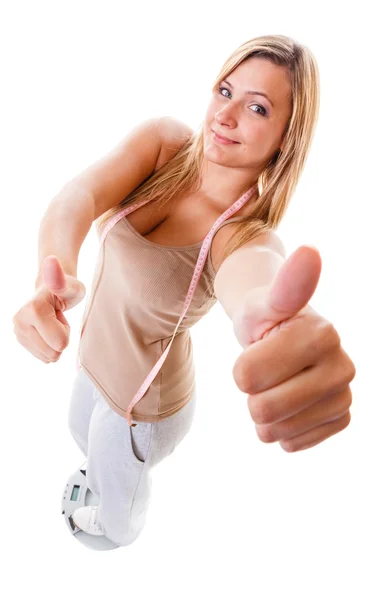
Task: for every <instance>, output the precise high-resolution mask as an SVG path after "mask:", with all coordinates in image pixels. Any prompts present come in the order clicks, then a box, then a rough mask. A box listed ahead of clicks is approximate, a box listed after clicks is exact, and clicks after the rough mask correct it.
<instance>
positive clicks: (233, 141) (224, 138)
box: [211, 129, 239, 144]
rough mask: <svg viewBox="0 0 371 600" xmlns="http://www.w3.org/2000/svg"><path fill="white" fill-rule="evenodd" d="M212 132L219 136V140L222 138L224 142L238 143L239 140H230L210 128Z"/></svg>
mask: <svg viewBox="0 0 371 600" xmlns="http://www.w3.org/2000/svg"><path fill="white" fill-rule="evenodd" d="M211 131H212V132H213V134H214V135H215V136H216V137H217V138H219V139H220V140H223V141H225V142H229V143H230V144H238V143H239V142H236V141H235V140H231V139H230V138H227V137H225V136H224V135H220V134H219V133H217V132H216V131H214V130H213V129H212V130H211Z"/></svg>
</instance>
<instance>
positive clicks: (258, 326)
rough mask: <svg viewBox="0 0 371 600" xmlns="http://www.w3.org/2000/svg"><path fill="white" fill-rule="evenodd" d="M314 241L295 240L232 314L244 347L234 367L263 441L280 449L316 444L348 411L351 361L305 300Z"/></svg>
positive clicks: (346, 419)
mask: <svg viewBox="0 0 371 600" xmlns="http://www.w3.org/2000/svg"><path fill="white" fill-rule="evenodd" d="M321 267H322V265H321V258H320V255H319V252H318V250H317V249H316V248H313V247H311V246H300V247H299V248H298V249H297V250H295V252H294V253H293V254H291V256H289V258H288V259H287V260H286V261H285V262H284V263H283V265H282V266H281V268H280V269H279V271H278V272H277V274H276V277H275V278H274V280H273V281H272V283H271V284H270V285H267V286H262V287H258V288H254V289H252V290H251V291H250V292H249V293H248V294H247V295H246V297H245V300H244V305H243V306H242V311H241V312H240V313H239V314H238V315H237V314H236V317H235V318H234V320H233V326H234V331H235V334H236V337H237V339H238V341H239V342H240V344H241V345H242V346H243V348H244V351H243V352H242V353H241V354H240V356H239V357H238V359H237V361H236V363H235V365H234V367H233V377H234V379H235V381H236V383H237V386H238V387H239V389H240V390H241V391H243V392H247V393H248V394H249V396H248V408H249V411H250V414H251V417H252V419H253V421H254V422H255V424H256V425H255V427H256V432H257V434H258V437H259V438H260V440H261V441H262V442H266V443H271V442H278V443H279V444H280V446H281V447H282V449H283V450H285V451H286V452H297V451H299V450H305V449H307V448H311V447H312V446H316V445H317V444H319V443H321V442H323V441H324V440H326V439H327V438H329V437H331V436H333V435H335V434H336V433H339V432H340V431H342V430H343V429H345V428H346V427H347V426H348V425H349V423H350V419H351V415H350V410H349V409H350V406H351V404H352V392H351V389H350V386H349V384H350V382H351V381H352V380H353V378H354V377H355V374H356V369H355V366H354V364H353V362H352V360H351V359H350V357H349V356H348V354H347V353H346V352H345V351H344V349H343V348H342V346H341V341H340V336H339V334H338V333H337V331H336V329H335V327H334V326H333V324H332V323H331V322H330V321H328V320H327V319H325V318H324V317H322V316H321V315H319V314H318V313H317V312H316V311H315V310H314V309H313V308H312V307H311V306H310V305H309V304H308V302H309V300H310V298H311V297H312V295H313V293H314V291H315V289H316V287H317V284H318V280H319V277H320V273H321Z"/></svg>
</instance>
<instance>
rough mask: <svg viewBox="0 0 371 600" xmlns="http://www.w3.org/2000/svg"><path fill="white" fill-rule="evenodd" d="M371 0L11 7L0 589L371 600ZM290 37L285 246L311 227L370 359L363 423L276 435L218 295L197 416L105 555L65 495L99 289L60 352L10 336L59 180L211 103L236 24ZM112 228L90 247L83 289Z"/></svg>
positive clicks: (190, 118) (237, 36) (5, 134)
mask: <svg viewBox="0 0 371 600" xmlns="http://www.w3.org/2000/svg"><path fill="white" fill-rule="evenodd" d="M365 6H366V3H365V4H363V3H361V2H357V1H355V2H352V3H350V4H349V7H347V6H346V5H345V3H344V4H343V3H335V2H333V3H331V2H319V3H318V4H316V3H312V2H311V3H309V2H308V3H306V4H305V5H304V4H303V3H299V2H287V1H281V2H280V3H276V2H270V1H265V2H259V3H254V2H237V1H235V0H229V1H228V2H216V1H214V2H212V3H210V4H209V3H206V2H204V3H202V2H200V1H198V2H186V3H178V2H173V3H170V2H161V1H160V2H159V1H156V2H153V3H150V2H133V3H128V2H124V1H123V2H116V3H114V2H104V3H103V2H101V3H99V2H85V1H84V2H81V1H75V2H66V1H64V2H55V1H49V2H40V1H37V0H35V1H34V2H30V3H28V2H13V3H7V6H6V8H5V10H4V8H3V9H2V11H1V15H0V21H1V31H0V40H1V42H0V43H1V48H0V50H1V56H2V65H3V66H2V84H3V86H2V87H3V92H2V97H1V104H2V107H1V111H0V118H1V132H2V133H1V167H2V168H1V199H2V211H1V212H2V214H1V217H2V227H1V230H2V236H1V246H2V248H1V274H2V282H1V283H2V285H1V288H2V292H1V303H2V304H1V352H2V358H1V364H2V367H3V369H2V376H1V389H2V410H1V419H0V427H1V429H0V440H1V459H2V467H1V469H2V481H1V485H2V498H1V500H2V502H1V504H2V510H1V532H2V533H1V536H2V547H3V550H4V551H5V552H6V553H5V556H6V559H5V562H4V561H3V563H2V566H3V575H2V578H1V583H0V587H1V591H2V592H3V593H5V590H7V592H6V597H7V598H8V599H9V600H10V599H12V598H19V597H24V596H25V595H26V594H27V595H28V594H30V595H31V596H34V595H35V596H37V597H38V598H40V599H46V598H50V597H53V598H58V599H59V598H62V597H63V598H64V597H69V598H73V599H74V598H79V597H85V598H91V599H92V600H98V599H100V598H112V597H113V598H115V597H119V598H136V599H144V598H146V599H147V598H149V597H151V596H152V597H153V596H154V597H156V598H157V597H161V598H162V599H163V600H167V599H172V598H179V599H183V598H184V599H185V598H190V597H191V596H194V597H196V598H200V599H201V598H204V597H207V598H215V597H217V598H219V597H220V598H225V597H231V598H234V599H235V600H237V599H240V598H241V599H242V598H243V599H245V598H251V599H254V600H268V599H270V598H279V599H281V598H285V600H288V599H290V600H294V599H295V600H298V599H300V600H306V599H311V600H312V599H314V598H316V600H325V599H326V600H328V599H333V598H336V599H339V598H356V599H357V600H363V599H366V598H367V599H369V598H370V596H371V584H370V581H369V578H368V577H367V569H368V567H369V555H370V553H369V540H370V520H369V512H370V497H369V493H368V491H367V490H368V488H369V482H368V477H369V472H370V468H369V462H370V458H369V457H370V436H369V428H370V416H371V413H370V407H369V402H370V400H369V377H368V374H369V372H370V350H369V338H370V317H369V307H370V295H369V291H368V290H369V280H370V275H369V268H368V264H369V257H370V250H369V225H368V219H367V215H368V208H369V203H370V199H371V198H370V192H369V184H368V180H369V161H370V143H369V140H370V133H371V128H370V95H369V93H370V83H369V73H370V70H369V64H370V49H369V45H368V43H367V39H366V38H367V35H368V31H367V30H366V22H367V20H366V17H365V14H364V13H363V12H362V10H363V8H364V9H365ZM263 34H285V35H289V36H292V37H294V38H295V39H296V40H297V41H298V42H301V43H303V44H305V45H307V46H309V48H310V49H311V50H312V51H313V53H314V54H315V56H316V58H317V61H318V63H319V67H320V75H321V109H320V118H319V123H318V127H317V131H316V136H315V140H314V143H313V146H312V149H311V153H310V156H309V159H308V162H307V166H306V168H305V172H304V174H303V176H302V178H301V180H300V183H299V185H298V187H297V189H296V192H295V195H294V198H293V200H292V203H291V206H290V208H289V211H288V213H287V216H286V217H285V219H284V221H283V223H282V224H281V226H280V229H279V230H278V233H279V235H280V237H281V239H282V240H283V242H284V244H285V246H286V250H287V255H288V256H289V255H290V254H291V253H292V252H293V251H294V250H295V249H296V248H297V247H298V246H300V245H301V244H306V243H308V244H313V245H315V246H316V247H317V248H318V249H319V251H320V254H321V257H322V263H323V267H322V274H321V278H320V281H319V284H318V287H317V289H316V291H315V294H314V296H313V297H312V300H311V302H310V304H311V305H312V306H313V307H314V308H315V309H316V310H317V311H318V312H319V313H320V314H322V315H323V316H325V317H326V318H327V319H329V320H330V321H332V322H333V323H334V325H335V326H336V328H337V330H338V332H339V334H340V336H341V339H342V345H343V348H344V349H345V351H346V352H347V353H348V354H349V355H350V357H351V358H352V360H353V362H354V363H355V365H356V368H357V375H356V378H355V379H354V380H353V382H352V384H351V388H352V391H353V405H352V409H351V412H352V421H351V424H350V425H349V427H348V428H347V429H346V430H345V431H343V432H341V433H340V434H337V435H336V436H334V437H332V438H330V439H328V440H326V441H325V442H323V443H322V444H319V445H318V446H316V447H314V448H312V449H309V450H306V451H303V452H298V453H294V454H289V453H286V452H284V451H283V450H282V449H281V447H280V446H279V444H277V443H276V444H264V443H262V442H261V441H260V440H259V439H258V437H257V435H256V432H255V426H254V423H253V421H252V419H251V417H250V414H249V411H248V408H247V397H246V395H245V394H243V393H241V392H240V390H239V389H238V388H237V386H236V384H235V382H234V380H233V377H232V368H233V365H234V362H235V360H236V359H237V357H238V355H239V354H240V352H241V347H240V346H239V344H238V342H237V340H236V339H235V337H234V334H233V331H232V327H231V321H230V320H229V318H228V317H227V315H226V314H225V313H224V311H223V309H222V307H221V306H220V305H219V304H217V305H216V306H215V307H214V309H213V310H212V311H211V313H209V314H208V315H207V316H206V317H205V318H204V319H203V320H202V321H201V322H200V323H198V324H197V326H195V327H194V328H193V330H192V337H193V342H194V352H195V360H196V369H197V384H198V389H199V398H198V407H197V411H196V415H195V420H194V424H193V427H192V430H191V432H190V433H189V434H188V436H187V437H186V438H185V439H184V441H183V442H182V444H181V445H180V446H179V447H178V448H177V449H176V451H175V452H174V454H172V455H171V456H170V457H169V458H168V459H166V460H165V461H164V462H163V463H161V464H160V465H158V466H157V467H156V468H155V470H154V471H153V488H152V497H151V505H150V509H149V512H148V517H147V524H146V527H145V529H144V530H143V532H142V533H141V535H140V537H139V538H138V539H137V541H136V542H135V543H134V544H133V545H131V546H127V547H125V548H120V549H118V550H115V551H111V552H93V551H90V550H88V549H86V548H85V547H84V546H82V545H81V544H79V542H78V541H77V540H76V539H75V538H74V537H73V536H72V535H70V533H69V532H68V530H67V527H66V525H65V522H64V517H62V515H61V509H60V504H61V495H62V491H63V488H64V485H65V482H66V481H67V478H68V477H69V476H70V474H71V473H72V472H73V471H75V470H76V469H77V468H78V467H79V466H80V465H81V464H82V463H83V462H84V456H83V455H82V453H81V451H80V450H79V448H78V447H77V446H76V444H75V442H74V440H73V438H72V436H71V434H70V432H69V430H68V427H67V413H68V406H69V395H70V391H71V386H72V382H73V378H74V376H75V359H76V352H77V343H78V332H79V326H80V321H81V318H82V313H83V309H84V304H85V300H84V301H83V302H82V303H81V304H79V305H78V306H77V307H76V308H74V309H73V310H71V311H70V312H68V313H66V317H67V319H68V321H69V323H70V324H71V337H70V344H69V346H68V348H67V349H66V350H65V351H64V353H63V355H62V357H61V359H60V360H59V361H58V362H57V363H52V364H49V365H45V364H44V363H42V362H41V361H39V360H38V359H36V358H35V357H34V356H33V355H31V354H30V353H29V352H28V351H26V350H25V349H24V348H23V347H22V346H21V345H20V344H19V343H18V342H17V340H16V338H15V336H14V333H13V323H12V317H13V315H14V314H15V313H16V312H17V311H18V310H19V308H20V307H21V306H22V305H23V304H24V303H25V302H26V301H27V300H28V299H29V298H30V297H31V295H32V294H33V290H34V287H33V286H34V280H35V277H36V275H37V236H38V228H39V224H40V221H41V218H42V216H43V214H44V212H45V210H46V208H47V206H48V204H49V202H50V201H51V199H52V198H53V197H54V196H55V195H56V194H57V193H58V192H59V190H60V189H61V187H62V186H63V184H64V183H65V182H66V181H67V180H69V179H71V178H72V177H73V176H74V175H76V174H77V173H78V172H80V171H81V170H82V169H84V168H85V167H86V166H87V165H89V164H91V163H92V162H93V161H95V160H97V159H98V158H100V157H101V156H103V155H104V154H105V153H106V152H108V151H109V150H110V149H111V148H112V147H113V146H114V145H116V144H117V143H118V142H119V141H120V140H121V139H122V138H123V137H124V136H125V135H126V133H127V132H128V131H129V130H130V129H131V128H132V127H133V126H134V125H136V124H137V123H139V122H141V121H142V120H144V119H146V118H149V117H153V116H161V115H168V116H173V117H175V118H178V119H180V120H182V121H184V122H185V123H187V124H189V125H190V126H191V127H193V128H196V127H198V125H199V123H200V122H201V121H202V119H203V116H204V112H205V110H206V106H207V103H208V101H209V97H210V94H211V85H212V82H213V81H214V79H215V77H216V75H217V73H218V72H219V69H220V68H221V66H222V63H223V62H224V60H225V59H226V58H227V56H229V54H230V53H231V52H232V51H233V50H234V49H235V48H236V47H237V46H239V45H240V44H241V43H243V42H244V41H247V40H248V39H250V38H252V37H255V36H258V35H263ZM97 250H98V241H97V237H96V233H95V228H92V229H91V231H90V232H89V235H88V237H87V238H86V241H85V242H84V244H83V247H82V249H81V253H80V259H79V264H78V277H79V278H80V279H81V281H83V282H84V284H85V285H86V286H87V288H88V289H89V284H90V281H91V277H92V274H93V270H94V265H95V259H96V253H97Z"/></svg>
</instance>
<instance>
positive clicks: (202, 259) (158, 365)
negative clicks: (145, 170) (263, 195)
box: [76, 184, 257, 427]
mask: <svg viewBox="0 0 371 600" xmlns="http://www.w3.org/2000/svg"><path fill="white" fill-rule="evenodd" d="M256 189H257V184H255V185H254V186H253V187H251V188H250V189H249V190H248V191H247V192H245V194H243V195H242V196H241V198H239V199H238V200H236V202H235V203H234V204H233V205H232V206H230V207H229V208H228V209H227V210H226V211H225V212H224V213H223V214H222V215H221V216H220V217H219V218H218V219H217V220H216V221H215V223H214V225H213V226H212V228H211V229H210V231H209V233H208V234H207V236H206V237H205V239H204V241H203V244H202V246H201V250H200V253H199V255H198V259H197V263H196V267H195V270H194V272H193V276H192V280H191V283H190V286H189V289H188V292H187V296H186V299H185V302H184V305H183V311H182V314H181V315H180V317H179V321H178V323H177V326H176V327H175V330H174V333H173V337H172V338H171V340H170V343H169V344H168V346H167V348H166V350H165V351H164V353H163V354H162V356H161V357H160V358H159V360H158V361H157V363H156V364H155V366H154V367H153V369H151V371H150V372H149V373H148V375H147V377H146V378H145V380H144V381H143V383H142V385H141V386H140V388H139V390H138V391H137V393H136V394H135V396H134V398H133V399H132V401H131V402H130V404H129V406H128V410H127V422H128V424H129V426H130V427H131V426H132V421H131V411H132V409H133V407H134V406H135V405H136V404H137V403H138V402H139V400H141V399H142V397H143V396H144V394H145V393H146V391H147V390H148V388H149V386H150V385H151V383H152V381H153V380H154V378H155V377H156V375H157V373H158V372H159V370H160V369H161V367H162V365H163V364H164V362H165V360H166V357H167V355H168V354H169V351H170V347H171V344H172V343H173V340H174V336H175V334H176V332H177V330H178V327H179V325H180V323H181V322H182V320H183V318H184V316H185V314H186V312H187V310H188V307H189V305H190V303H191V300H192V298H193V294H194V292H195V289H196V286H197V283H198V281H199V279H200V277H201V272H202V269H203V266H204V264H205V262H206V258H207V253H208V250H209V248H210V245H211V242H212V237H213V234H214V231H215V229H216V228H217V227H218V226H219V225H220V224H221V223H224V221H225V220H226V219H228V218H229V217H230V216H231V215H233V214H234V213H235V212H236V211H237V210H239V209H240V208H241V207H242V206H244V204H246V202H247V201H248V200H249V199H250V198H251V196H252V194H253V193H254V192H255V191H256ZM148 202H150V200H143V202H139V203H138V204H136V205H135V206H134V207H133V206H130V207H129V208H125V209H124V210H122V211H120V212H119V213H117V215H115V216H114V217H113V218H112V219H111V220H110V221H109V222H108V223H107V225H106V227H105V228H104V230H103V233H102V236H101V238H100V246H99V247H101V246H102V245H103V242H104V240H105V238H106V235H107V233H108V232H109V231H110V229H112V227H113V226H114V225H116V223H117V222H118V221H120V219H122V218H123V217H126V215H129V214H130V213H131V212H133V211H134V210H136V209H137V208H139V207H141V206H143V205H144V204H147V203H148ZM84 325H85V324H83V325H82V327H81V331H80V337H81V335H82V331H83V328H84ZM76 367H77V370H79V369H80V368H81V364H80V360H79V356H78V355H77V362H76Z"/></svg>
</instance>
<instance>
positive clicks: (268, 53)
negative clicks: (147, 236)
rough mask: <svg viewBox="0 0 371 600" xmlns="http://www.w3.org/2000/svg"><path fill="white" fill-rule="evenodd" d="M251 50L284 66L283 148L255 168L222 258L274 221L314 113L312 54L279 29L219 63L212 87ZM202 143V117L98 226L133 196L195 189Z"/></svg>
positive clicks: (304, 152)
mask: <svg viewBox="0 0 371 600" xmlns="http://www.w3.org/2000/svg"><path fill="white" fill-rule="evenodd" d="M253 56H254V57H259V58H264V59H266V60H269V61H271V62H272V63H274V64H276V65H279V66H284V67H286V68H287V72H288V75H289V79H290V82H291V103H292V113H291V116H290V119H289V122H288V123H287V126H286V129H285V133H284V136H285V144H284V146H283V150H282V151H281V150H278V151H277V152H276V153H275V155H274V156H273V157H272V158H271V160H270V161H269V162H268V164H267V165H266V166H265V167H264V169H263V171H262V172H261V173H260V175H259V178H258V181H257V185H258V189H257V193H256V195H253V196H252V197H251V198H250V200H249V201H248V202H247V205H245V206H246V213H247V214H246V215H245V216H244V217H241V221H238V222H235V225H237V227H236V231H235V233H234V234H233V236H231V239H230V240H229V241H228V242H227V244H226V245H225V248H224V250H223V256H222V260H224V259H225V258H227V256H229V254H231V253H232V252H233V251H234V250H236V249H237V248H239V247H240V246H242V245H243V244H245V243H246V242H248V241H250V240H252V239H253V238H255V237H256V236H258V235H260V234H262V233H266V232H268V231H270V230H275V229H276V228H277V227H278V225H279V223H280V222H281V220H282V218H283V216H284V214H285V212H286V209H287V207H288V204H289V201H290V199H291V197H292V195H293V193H294V190H295V187H296V185H297V182H298V180H299V176H300V174H301V172H302V170H303V168H304V165H305V162H306V159H307V156H308V152H309V148H310V146H311V143H312V139H313V135H314V130H315V126H316V123H317V119H318V113H319V71H318V66H317V63H316V60H315V58H314V56H313V54H312V53H311V51H310V50H309V49H308V48H307V47H305V46H303V45H301V44H298V43H297V42H296V41H294V40H293V39H292V38H290V37H286V36H283V35H265V36H260V37H256V38H253V39H251V40H249V41H247V42H245V43H244V44H242V45H241V46H239V47H238V48H237V49H236V50H235V51H234V52H233V53H232V54H231V56H230V57H229V58H228V59H227V60H226V62H225V63H224V65H223V67H222V69H221V71H220V73H219V75H218V77H217V79H216V81H215V83H214V86H213V91H215V90H216V89H217V87H218V86H219V85H220V83H221V82H222V81H223V80H224V79H226V78H227V77H228V75H229V74H230V73H231V72H232V71H233V70H234V69H235V68H236V67H237V66H238V65H240V64H241V63H242V62H244V61H245V60H247V59H249V58H252V57H253ZM203 145H204V134H203V123H201V125H200V126H199V128H198V130H197V131H196V132H194V133H193V135H192V136H191V137H190V138H188V139H187V140H186V142H185V144H184V145H183V146H182V147H181V149H180V150H179V151H178V152H177V154H176V155H175V156H174V157H173V158H171V159H170V160H169V161H168V162H167V163H166V164H165V165H163V166H162V167H161V168H160V169H159V170H158V171H157V172H156V173H154V174H152V175H151V176H150V177H148V178H147V179H146V180H145V181H143V182H142V183H141V184H140V185H139V186H138V187H137V188H136V189H135V190H134V191H133V192H131V193H130V194H129V195H128V196H127V197H126V198H124V199H123V200H122V201H121V202H120V204H119V205H117V206H115V207H114V208H111V209H109V210H108V211H107V212H106V213H104V214H103V215H101V217H100V218H99V219H97V227H98V232H99V231H100V229H101V228H103V227H104V225H105V224H106V222H107V221H108V220H109V219H110V218H111V217H112V216H113V215H115V214H116V213H117V212H119V211H120V210H122V208H123V207H127V206H130V205H131V204H133V203H134V202H135V201H136V200H140V201H142V200H144V199H147V198H149V199H151V200H152V201H153V202H154V203H155V204H156V205H158V206H162V205H163V204H164V203H165V202H168V201H169V200H171V198H172V197H173V196H174V195H181V194H183V193H184V192H187V191H189V190H193V189H197V186H199V185H200V183H201V182H200V171H201V166H202V162H203V147H204V146H203ZM245 191H247V190H245ZM236 200H237V198H236Z"/></svg>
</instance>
